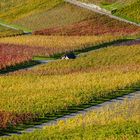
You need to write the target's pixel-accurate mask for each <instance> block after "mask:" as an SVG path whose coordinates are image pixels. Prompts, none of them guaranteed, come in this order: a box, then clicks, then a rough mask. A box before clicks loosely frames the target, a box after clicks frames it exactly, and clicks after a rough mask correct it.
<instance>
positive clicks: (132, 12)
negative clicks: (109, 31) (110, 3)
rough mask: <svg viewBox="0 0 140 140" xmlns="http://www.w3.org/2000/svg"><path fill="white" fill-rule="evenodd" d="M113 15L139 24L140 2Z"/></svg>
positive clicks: (138, 0)
mask: <svg viewBox="0 0 140 140" xmlns="http://www.w3.org/2000/svg"><path fill="white" fill-rule="evenodd" d="M115 15H118V16H121V17H123V18H126V19H129V20H132V21H135V22H137V23H140V0H137V1H136V2H134V3H133V4H130V5H128V6H125V7H123V8H120V9H118V10H117V11H116V13H115Z"/></svg>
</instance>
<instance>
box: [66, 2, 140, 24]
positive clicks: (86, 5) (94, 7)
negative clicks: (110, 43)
mask: <svg viewBox="0 0 140 140" xmlns="http://www.w3.org/2000/svg"><path fill="white" fill-rule="evenodd" d="M65 1H66V2H68V3H71V4H74V5H76V6H79V7H82V8H85V9H88V10H91V11H94V12H96V13H99V14H103V15H107V16H109V17H110V18H114V19H117V20H120V21H123V22H126V23H130V24H133V25H136V26H139V27H140V24H137V23H135V22H132V21H128V20H126V19H123V18H120V17H117V16H114V15H112V14H111V12H110V11H107V10H106V9H103V8H101V7H99V6H97V5H95V4H89V3H84V2H80V1H78V0H65Z"/></svg>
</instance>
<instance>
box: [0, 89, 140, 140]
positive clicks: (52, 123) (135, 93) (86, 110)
mask: <svg viewBox="0 0 140 140" xmlns="http://www.w3.org/2000/svg"><path fill="white" fill-rule="evenodd" d="M139 95H140V91H136V92H134V93H130V94H128V95H124V96H122V97H118V98H116V99H112V100H110V101H106V102H104V103H101V104H98V105H95V106H91V107H89V108H86V109H83V110H80V111H78V112H76V113H71V114H69V115H65V116H63V117H60V118H57V119H55V120H52V121H48V122H46V123H42V124H40V125H35V126H34V127H32V128H28V129H25V130H23V131H19V132H17V133H11V134H7V135H4V136H0V138H6V137H10V136H13V135H22V134H24V133H31V132H34V131H35V130H40V129H43V128H44V127H46V126H52V125H55V124H57V122H58V121H66V120H68V119H71V118H74V117H76V116H77V115H85V114H86V113H87V112H89V111H97V110H98V109H101V108H103V107H105V106H111V105H113V104H114V103H121V102H123V101H125V100H126V99H127V100H131V99H134V98H136V97H137V96H139ZM138 98H139V97H138Z"/></svg>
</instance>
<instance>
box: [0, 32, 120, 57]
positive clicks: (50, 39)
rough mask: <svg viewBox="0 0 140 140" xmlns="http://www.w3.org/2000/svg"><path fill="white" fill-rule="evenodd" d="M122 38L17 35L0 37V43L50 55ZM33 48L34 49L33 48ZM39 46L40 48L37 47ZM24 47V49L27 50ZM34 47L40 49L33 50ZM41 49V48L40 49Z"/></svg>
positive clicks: (35, 54)
mask: <svg viewBox="0 0 140 140" xmlns="http://www.w3.org/2000/svg"><path fill="white" fill-rule="evenodd" d="M119 39H120V40H121V39H123V37H122V36H110V35H108V36H76V37H75V36H36V35H33V36H18V37H9V38H2V39H0V43H4V44H15V45H19V46H22V45H24V46H27V49H29V48H30V50H31V52H33V51H34V52H35V53H34V56H37V55H39V56H43V55H44V56H51V55H54V54H58V53H64V52H68V51H75V50H84V49H86V48H90V47H94V46H96V45H99V44H103V43H106V42H112V41H115V40H119ZM34 48H35V49H34ZM39 48H40V49H39ZM27 49H26V50H27ZM36 49H38V50H40V51H39V52H38V51H35V50H36ZM41 49H42V50H41Z"/></svg>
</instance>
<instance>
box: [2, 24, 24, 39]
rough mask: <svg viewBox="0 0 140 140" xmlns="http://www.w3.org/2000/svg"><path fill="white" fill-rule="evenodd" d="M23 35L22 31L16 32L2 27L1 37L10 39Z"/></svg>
mask: <svg viewBox="0 0 140 140" xmlns="http://www.w3.org/2000/svg"><path fill="white" fill-rule="evenodd" d="M22 34H23V31H22V30H15V29H11V28H8V27H4V26H1V25H0V37H8V36H15V35H22Z"/></svg>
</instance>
